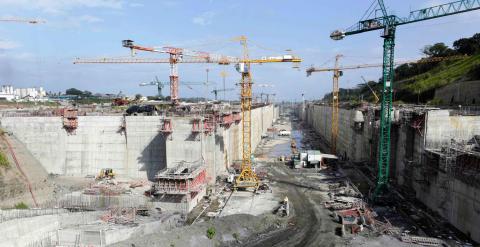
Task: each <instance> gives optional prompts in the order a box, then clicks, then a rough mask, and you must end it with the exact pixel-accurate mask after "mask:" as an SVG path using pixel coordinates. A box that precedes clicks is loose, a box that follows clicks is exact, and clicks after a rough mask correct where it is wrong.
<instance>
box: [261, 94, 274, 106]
mask: <svg viewBox="0 0 480 247" xmlns="http://www.w3.org/2000/svg"><path fill="white" fill-rule="evenodd" d="M275 95H276V94H274V93H260V101H261V102H263V96H267V97H266V103H267V104H269V103H270V96H273V97H275Z"/></svg>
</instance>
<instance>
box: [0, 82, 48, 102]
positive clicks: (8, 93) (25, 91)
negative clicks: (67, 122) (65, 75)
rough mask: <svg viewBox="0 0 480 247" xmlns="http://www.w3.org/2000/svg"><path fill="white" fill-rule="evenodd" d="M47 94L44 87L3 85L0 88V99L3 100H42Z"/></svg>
mask: <svg viewBox="0 0 480 247" xmlns="http://www.w3.org/2000/svg"><path fill="white" fill-rule="evenodd" d="M46 96H47V92H45V90H44V89H43V88H42V87H39V88H33V87H32V88H13V86H11V85H3V86H2V87H1V88H0V99H3V100H8V101H12V100H27V101H41V100H44V98H45V97H46Z"/></svg>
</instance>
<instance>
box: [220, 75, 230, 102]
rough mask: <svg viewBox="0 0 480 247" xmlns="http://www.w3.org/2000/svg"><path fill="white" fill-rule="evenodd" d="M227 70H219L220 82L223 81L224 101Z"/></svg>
mask: <svg viewBox="0 0 480 247" xmlns="http://www.w3.org/2000/svg"><path fill="white" fill-rule="evenodd" d="M227 75H228V74H227V72H226V71H225V70H223V71H222V72H220V76H221V77H222V82H223V100H224V101H225V91H226V90H225V77H227Z"/></svg>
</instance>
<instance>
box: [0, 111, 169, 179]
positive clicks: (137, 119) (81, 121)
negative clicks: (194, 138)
mask: <svg viewBox="0 0 480 247" xmlns="http://www.w3.org/2000/svg"><path fill="white" fill-rule="evenodd" d="M125 120H126V126H127V129H126V134H125V133H124V132H121V131H120V126H121V123H122V121H123V117H122V116H81V117H79V118H78V128H77V129H76V131H75V133H74V134H69V133H67V131H65V129H63V128H62V119H61V118H60V117H6V118H2V119H1V126H2V128H4V129H6V130H7V131H10V132H12V133H13V134H14V135H15V136H16V137H17V138H18V139H19V140H20V141H21V142H23V143H24V144H25V146H26V147H27V149H28V150H29V151H30V152H31V153H32V154H33V155H34V156H35V157H36V158H37V159H38V160H39V161H40V163H41V164H42V165H43V166H44V167H45V169H46V170H47V172H49V173H54V174H61V175H72V176H85V175H96V174H98V172H99V170H100V169H101V168H113V169H114V171H115V172H116V173H117V174H119V175H125V176H130V177H145V176H146V175H149V176H150V175H151V174H153V173H154V172H155V171H156V170H158V169H160V168H161V166H162V164H165V159H166V157H165V141H164V139H163V136H162V135H159V132H158V130H159V126H160V117H157V116H151V117H150V116H148V117H146V116H132V117H126V119H125ZM152 176H153V175H152Z"/></svg>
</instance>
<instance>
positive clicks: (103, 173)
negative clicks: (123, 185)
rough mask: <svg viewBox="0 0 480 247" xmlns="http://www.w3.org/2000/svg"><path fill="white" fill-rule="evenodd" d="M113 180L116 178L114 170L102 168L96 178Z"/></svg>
mask: <svg viewBox="0 0 480 247" xmlns="http://www.w3.org/2000/svg"><path fill="white" fill-rule="evenodd" d="M112 178H115V173H114V172H113V169H112V168H102V169H101V170H100V173H98V175H97V177H96V179H97V180H101V179H112Z"/></svg>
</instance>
